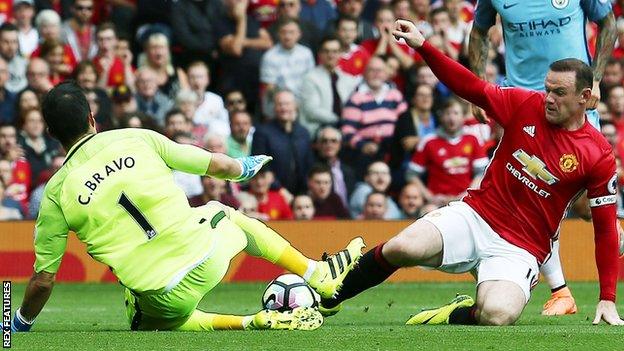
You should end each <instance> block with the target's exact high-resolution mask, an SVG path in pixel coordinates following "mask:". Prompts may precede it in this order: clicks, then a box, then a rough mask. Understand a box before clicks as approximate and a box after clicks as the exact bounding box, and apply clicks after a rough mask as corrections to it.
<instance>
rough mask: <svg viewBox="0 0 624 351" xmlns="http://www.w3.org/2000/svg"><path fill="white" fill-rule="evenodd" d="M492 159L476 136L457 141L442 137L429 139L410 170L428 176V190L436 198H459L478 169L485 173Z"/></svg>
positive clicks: (466, 135) (418, 151) (415, 156)
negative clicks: (445, 196) (484, 170)
mask: <svg viewBox="0 0 624 351" xmlns="http://www.w3.org/2000/svg"><path fill="white" fill-rule="evenodd" d="M487 162H488V158H487V156H486V155H485V152H484V151H483V148H482V147H481V146H480V145H479V141H478V140H477V138H476V137H475V136H474V135H469V134H463V135H460V136H458V137H455V138H453V139H447V138H445V137H443V136H440V135H435V134H434V135H430V136H427V137H425V138H424V139H423V140H422V142H421V143H420V144H419V145H418V148H417V149H416V151H415V152H414V154H413V155H412V162H411V163H410V168H412V169H414V170H416V171H417V172H419V173H422V172H425V171H426V172H427V188H428V189H429V191H431V193H432V194H434V195H451V196H457V195H460V194H461V193H463V192H464V191H466V189H468V186H470V183H471V182H472V179H473V178H474V169H475V168H481V169H483V168H484V167H485V166H486V165H487Z"/></svg>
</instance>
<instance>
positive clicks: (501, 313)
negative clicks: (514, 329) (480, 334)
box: [479, 303, 520, 326]
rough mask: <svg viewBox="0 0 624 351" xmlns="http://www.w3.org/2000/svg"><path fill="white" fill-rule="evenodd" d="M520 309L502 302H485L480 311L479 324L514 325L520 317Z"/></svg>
mask: <svg viewBox="0 0 624 351" xmlns="http://www.w3.org/2000/svg"><path fill="white" fill-rule="evenodd" d="M519 315H520V313H519V311H516V310H515V309H514V308H512V307H510V306H509V305H504V304H502V303H489V304H485V305H484V306H483V307H482V308H481V310H480V313H479V324H481V325H493V326H505V325H512V324H514V323H515V322H516V320H517V319H518V316H519Z"/></svg>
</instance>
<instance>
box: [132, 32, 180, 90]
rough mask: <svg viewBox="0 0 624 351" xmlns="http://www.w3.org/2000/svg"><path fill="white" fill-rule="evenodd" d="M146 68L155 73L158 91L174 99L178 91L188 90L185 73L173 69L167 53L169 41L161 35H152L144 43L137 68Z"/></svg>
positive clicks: (169, 54)
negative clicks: (142, 53)
mask: <svg viewBox="0 0 624 351" xmlns="http://www.w3.org/2000/svg"><path fill="white" fill-rule="evenodd" d="M142 66H148V67H150V68H151V69H153V70H154V72H156V82H157V84H158V90H160V91H161V92H162V93H163V94H165V95H166V96H168V97H169V98H170V99H175V97H176V95H177V94H178V91H180V89H183V88H186V89H188V79H187V77H186V73H184V71H183V70H182V69H181V68H178V69H175V68H174V67H173V64H172V61H171V52H170V51H169V39H167V37H166V36H165V35H164V34H162V33H154V34H152V35H150V36H149V38H148V39H147V41H146V42H145V54H144V55H140V56H139V67H142Z"/></svg>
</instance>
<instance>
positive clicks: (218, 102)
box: [187, 61, 230, 136]
mask: <svg viewBox="0 0 624 351" xmlns="http://www.w3.org/2000/svg"><path fill="white" fill-rule="evenodd" d="M187 71H188V81H189V85H190V88H191V89H192V90H193V91H194V92H195V94H196V95H197V97H198V101H197V109H196V110H195V115H194V116H193V123H195V124H201V125H204V126H206V128H207V130H208V131H209V132H210V133H217V134H221V135H223V136H228V135H230V124H229V120H228V113H227V110H226V109H225V106H224V105H223V99H222V98H221V96H219V95H217V94H215V93H213V92H210V91H207V90H206V89H207V88H208V85H210V73H209V71H208V66H206V64H205V63H203V62H201V61H195V62H193V63H191V65H190V66H189V67H188V70H187Z"/></svg>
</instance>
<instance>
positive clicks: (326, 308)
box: [318, 299, 342, 317]
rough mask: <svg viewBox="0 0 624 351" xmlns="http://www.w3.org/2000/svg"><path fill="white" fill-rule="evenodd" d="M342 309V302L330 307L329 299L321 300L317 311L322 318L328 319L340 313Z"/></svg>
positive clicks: (330, 301)
mask: <svg viewBox="0 0 624 351" xmlns="http://www.w3.org/2000/svg"><path fill="white" fill-rule="evenodd" d="M341 309H342V302H341V303H339V304H337V305H332V300H331V299H321V302H320V303H319V306H318V310H319V312H321V314H322V315H323V317H330V316H333V315H335V314H336V313H338V312H340V310H341Z"/></svg>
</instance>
